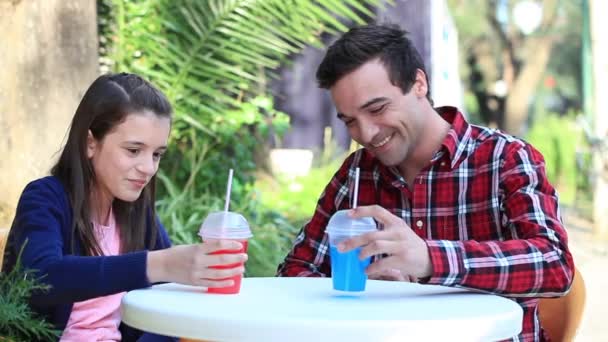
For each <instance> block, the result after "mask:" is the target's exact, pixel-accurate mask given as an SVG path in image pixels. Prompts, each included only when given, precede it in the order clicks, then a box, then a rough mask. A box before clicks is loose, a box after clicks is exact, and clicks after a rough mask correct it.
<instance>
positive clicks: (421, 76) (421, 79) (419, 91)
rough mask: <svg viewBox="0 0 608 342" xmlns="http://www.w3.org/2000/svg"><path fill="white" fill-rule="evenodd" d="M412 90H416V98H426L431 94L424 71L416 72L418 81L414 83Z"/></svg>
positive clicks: (418, 70)
mask: <svg viewBox="0 0 608 342" xmlns="http://www.w3.org/2000/svg"><path fill="white" fill-rule="evenodd" d="M412 90H414V94H415V95H416V97H419V98H421V97H426V94H427V93H428V92H429V85H428V83H427V82H426V74H425V73H424V71H422V70H420V69H417V70H416V80H415V81H414V85H413V87H412Z"/></svg>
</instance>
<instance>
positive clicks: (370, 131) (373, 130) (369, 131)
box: [359, 120, 379, 145]
mask: <svg viewBox="0 0 608 342" xmlns="http://www.w3.org/2000/svg"><path fill="white" fill-rule="evenodd" d="M378 131H379V129H378V126H376V125H375V124H373V123H372V122H370V121H368V120H361V121H359V132H360V136H361V143H362V144H364V145H368V144H370V143H371V142H372V140H373V139H374V137H375V136H376V135H377V134H378Z"/></svg>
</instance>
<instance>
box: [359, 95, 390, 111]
mask: <svg viewBox="0 0 608 342" xmlns="http://www.w3.org/2000/svg"><path fill="white" fill-rule="evenodd" d="M388 100H389V98H388V97H376V98H373V99H371V100H369V101H367V102H365V103H364V104H363V105H362V106H361V107H359V109H365V108H367V107H369V106H372V105H374V104H376V103H378V102H384V101H388Z"/></svg>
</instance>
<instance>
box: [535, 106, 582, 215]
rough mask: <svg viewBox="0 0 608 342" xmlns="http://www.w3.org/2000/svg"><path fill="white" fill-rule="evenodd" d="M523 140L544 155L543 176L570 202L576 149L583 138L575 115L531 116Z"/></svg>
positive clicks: (573, 193)
mask: <svg viewBox="0 0 608 342" xmlns="http://www.w3.org/2000/svg"><path fill="white" fill-rule="evenodd" d="M527 140H528V141H529V142H530V143H531V144H532V145H533V146H534V147H536V148H537V149H538V150H539V151H540V152H541V153H542V154H543V156H544V157H545V162H546V170H547V177H548V178H549V181H550V182H551V183H552V184H553V185H554V186H555V187H556V188H557V190H558V192H559V195H560V202H561V203H563V204H566V205H573V204H574V202H575V199H576V198H575V197H576V188H577V182H578V177H579V175H578V171H577V166H576V158H577V155H576V153H577V150H576V149H577V146H580V145H581V144H582V142H583V136H582V132H581V131H580V130H579V129H578V128H577V126H576V121H575V119H574V118H573V117H572V116H559V115H557V114H544V115H541V116H540V117H539V118H537V119H536V120H535V123H534V125H533V126H532V128H531V130H530V132H529V133H528V136H527Z"/></svg>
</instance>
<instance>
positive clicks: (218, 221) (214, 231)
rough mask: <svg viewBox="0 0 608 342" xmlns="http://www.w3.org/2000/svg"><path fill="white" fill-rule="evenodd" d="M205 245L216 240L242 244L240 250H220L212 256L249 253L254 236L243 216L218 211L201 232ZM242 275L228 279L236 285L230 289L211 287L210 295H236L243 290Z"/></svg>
mask: <svg viewBox="0 0 608 342" xmlns="http://www.w3.org/2000/svg"><path fill="white" fill-rule="evenodd" d="M198 234H199V236H200V237H201V238H202V239H203V243H205V242H210V241H216V240H236V241H238V242H240V243H241V244H242V248H241V249H238V250H236V249H235V250H219V251H215V252H213V253H211V254H239V253H247V242H248V240H249V238H251V237H252V236H253V234H251V229H249V224H248V223H247V220H246V219H245V218H244V217H243V215H241V214H238V213H235V212H231V211H218V212H212V213H211V214H209V215H208V216H207V217H206V218H205V221H203V224H202V226H201V229H200V230H199V233H198ZM240 266H243V263H236V264H229V265H221V266H219V265H218V266H211V267H210V268H214V269H228V268H234V267H240ZM242 278H243V275H242V274H239V275H236V276H233V277H230V278H226V279H232V280H233V281H234V284H233V285H232V286H228V287H210V288H208V289H207V292H208V293H222V294H234V293H239V291H240V290H241V279H242ZM222 280H224V279H222Z"/></svg>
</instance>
